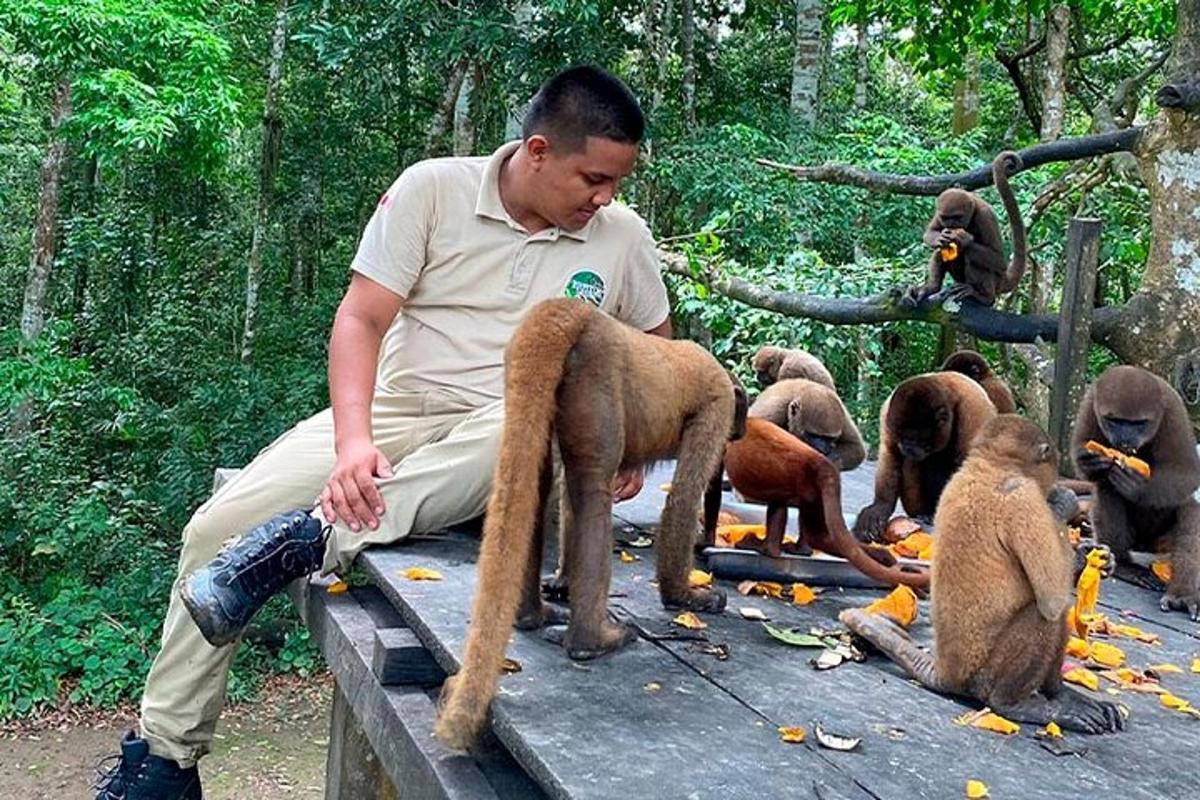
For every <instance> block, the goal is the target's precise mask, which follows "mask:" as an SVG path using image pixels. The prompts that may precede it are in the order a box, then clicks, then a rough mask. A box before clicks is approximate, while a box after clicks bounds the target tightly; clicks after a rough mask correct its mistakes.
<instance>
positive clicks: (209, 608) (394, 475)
mask: <svg viewBox="0 0 1200 800" xmlns="http://www.w3.org/2000/svg"><path fill="white" fill-rule="evenodd" d="M643 131H644V120H643V117H642V112H641V110H640V108H639V107H638V104H637V101H636V99H635V98H634V97H633V95H632V94H631V93H630V91H629V89H628V88H627V87H625V85H624V84H622V83H621V82H620V81H619V80H617V79H616V78H614V77H613V76H611V75H609V74H608V73H606V72H603V71H602V70H599V69H596V68H593V67H577V68H573V69H569V70H567V71H565V72H563V73H561V74H559V75H558V76H556V77H554V78H552V79H551V80H550V81H548V82H547V83H546V84H545V85H544V86H543V87H542V88H541V90H540V91H539V92H538V94H537V95H536V96H535V97H534V99H533V101H532V103H531V105H530V108H529V112H528V114H527V116H526V119H525V122H524V128H523V131H522V134H523V139H522V141H519V142H510V143H508V144H506V145H504V146H502V147H501V148H500V149H499V150H497V151H496V152H495V153H494V154H493V155H492V156H491V157H479V158H443V159H434V160H429V161H423V162H420V163H418V164H415V165H413V166H412V167H409V168H408V169H407V170H405V171H404V172H403V173H402V174H401V175H400V177H399V178H398V179H397V180H396V182H395V183H394V184H392V186H391V188H390V189H388V191H387V193H386V194H384V195H383V197H382V198H381V199H380V201H379V205H378V207H377V208H376V209H375V214H374V216H373V217H372V218H371V220H370V222H369V223H368V224H367V227H366V230H365V232H364V233H363V237H362V241H361V243H360V245H359V249H358V254H357V256H356V257H355V259H354V262H353V265H352V268H353V275H352V277H351V280H350V287H349V289H348V290H347V292H346V295H345V297H344V298H343V300H342V302H341V305H340V306H339V308H338V312H337V317H336V319H335V321H334V325H333V332H332V335H331V338H330V343H329V386H330V398H331V406H332V407H331V408H330V409H327V410H326V411H323V412H321V413H320V414H317V415H316V416H314V417H312V418H310V419H308V420H305V421H304V422H301V423H300V424H299V425H297V426H296V427H295V428H293V429H292V430H290V431H288V432H287V433H285V434H283V435H282V436H280V437H279V438H278V439H277V440H275V442H273V443H272V444H271V445H270V446H269V447H267V448H266V449H265V450H263V451H262V452H261V453H259V455H258V457H257V458H255V459H254V461H253V462H251V463H250V465H249V466H248V467H246V468H245V469H244V470H242V472H241V473H240V474H239V475H238V476H237V477H236V478H235V479H233V480H232V481H230V482H229V483H227V484H226V485H225V486H223V487H222V488H221V489H220V490H219V491H218V492H217V493H216V494H215V495H214V496H213V497H212V498H211V499H210V500H208V502H206V503H205V504H204V505H203V506H201V507H200V508H199V510H197V512H196V513H195V515H194V516H193V517H192V519H191V522H189V523H188V526H187V528H186V529H185V530H184V535H183V550H182V553H181V555H180V559H179V576H180V577H179V579H178V580H177V582H176V586H177V588H178V589H179V591H178V592H175V593H173V594H172V597H171V604H170V608H169V610H168V611H167V616H166V621H165V623H164V626H163V638H162V646H161V649H160V651H159V653H158V657H157V658H156V659H155V661H154V666H153V667H152V668H151V671H150V675H149V677H148V679H147V682H146V688H145V692H144V696H143V699H142V715H141V725H140V730H139V731H137V732H134V731H130V732H129V733H128V734H126V736H125V738H124V739H123V740H122V742H121V752H120V757H119V759H118V760H117V763H116V766H114V767H113V768H111V769H110V770H108V772H107V773H106V774H105V775H104V776H103V777H102V779H101V781H100V784H101V785H100V786H98V789H99V794H97V800H116V798H124V800H151V799H153V800H177V799H183V798H187V799H191V798H199V797H200V796H201V792H200V779H199V774H198V773H197V771H196V761H197V759H198V758H199V757H200V756H202V755H203V754H204V753H205V752H207V750H208V747H209V743H210V741H211V739H212V737H213V731H214V729H215V726H216V721H217V718H218V716H219V715H220V712H221V707H222V704H223V702H224V699H225V684H226V679H227V676H228V672H229V667H230V664H231V662H232V659H233V656H234V651H235V650H236V643H237V640H238V637H239V636H240V635H241V632H242V630H243V629H244V628H245V626H246V623H248V622H249V620H250V618H251V617H252V616H253V615H254V613H255V612H256V611H257V610H258V609H259V608H261V607H262V605H263V603H265V602H266V600H267V599H268V598H269V597H271V596H272V595H274V594H275V593H277V592H279V591H280V590H281V589H283V587H284V586H285V585H286V584H287V583H288V582H289V581H291V580H293V579H295V578H297V577H301V576H304V575H307V574H308V573H310V572H312V571H314V570H316V569H323V570H324V571H327V572H328V571H332V570H336V569H341V568H346V567H348V566H349V565H350V564H351V562H353V560H354V558H355V556H357V555H358V553H359V551H360V550H362V548H364V547H366V546H367V545H370V544H376V543H386V542H394V541H396V540H397V539H401V538H403V537H405V536H407V535H408V534H409V533H410V532H412V531H431V530H438V529H441V528H444V527H446V526H448V525H453V524H455V523H459V522H463V521H465V520H468V519H470V518H472V517H476V516H478V515H479V514H481V513H482V512H483V509H484V507H485V505H486V502H487V497H488V492H489V490H490V482H491V477H492V468H493V462H494V460H495V457H496V453H497V451H498V448H499V443H500V431H501V426H502V414H503V401H502V400H501V388H502V385H503V355H504V347H505V345H506V344H507V342H508V340H509V338H510V336H511V334H512V332H513V330H514V329H515V328H516V326H517V324H518V323H519V322H520V321H521V319H522V317H523V316H524V314H525V312H526V311H527V310H528V309H529V308H531V307H532V306H534V305H535V304H537V303H538V302H540V301H542V300H545V299H547V298H551V297H559V296H563V295H566V296H568V297H579V298H583V299H585V300H587V301H589V302H592V303H594V304H595V305H596V306H598V307H599V308H601V309H603V310H604V311H606V312H608V313H610V314H612V315H613V316H614V317H616V318H617V319H620V320H622V321H623V322H626V323H628V324H629V325H632V326H634V327H636V328H638V329H640V330H644V331H647V332H650V333H654V334H658V335H662V336H668V337H669V336H670V333H671V328H670V320H669V318H668V311H669V309H668V305H667V295H666V289H665V287H664V286H663V283H662V279H661V277H660V276H659V267H658V260H657V256H656V251H655V245H654V240H653V238H652V237H651V235H650V231H649V229H648V228H647V226H646V224H645V223H644V222H643V221H642V220H641V218H640V217H638V215H637V214H636V213H634V212H633V211H631V210H630V209H628V208H626V207H625V206H622V205H621V204H619V203H613V197H614V195H615V194H616V193H617V189H618V185H619V184H620V181H621V180H622V179H623V178H625V177H626V176H627V175H628V174H629V173H630V171H631V170H632V169H633V166H634V163H635V161H636V158H637V153H638V142H639V141H640V140H641V138H642V134H643ZM641 485H642V475H641V472H640V471H631V472H629V473H628V474H622V475H619V476H617V480H616V482H615V487H614V494H615V496H616V497H617V499H625V498H628V497H632V496H633V495H635V494H636V493H637V492H638V491H639V490H640V489H641ZM318 496H319V497H318ZM313 498H318V501H317V502H318V505H317V507H316V508H315V509H313ZM287 509H295V510H292V511H288V510H287ZM309 509H312V510H311V511H310V510H309ZM272 514H274V515H276V516H274V517H272V516H271V515H272ZM264 519H266V521H265V522H263V521H262V520H264ZM256 525H257V527H255V526H256ZM239 537H240V538H239ZM227 540H228V542H227ZM226 542H227V543H226ZM223 543H226V544H224V546H222V545H223ZM189 612H190V613H189Z"/></svg>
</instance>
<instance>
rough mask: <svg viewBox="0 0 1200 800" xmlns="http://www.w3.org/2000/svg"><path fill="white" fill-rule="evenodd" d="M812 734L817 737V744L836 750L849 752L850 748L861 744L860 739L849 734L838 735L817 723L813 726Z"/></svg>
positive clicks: (852, 748) (853, 748)
mask: <svg viewBox="0 0 1200 800" xmlns="http://www.w3.org/2000/svg"><path fill="white" fill-rule="evenodd" d="M813 734H814V735H815V736H816V737H817V744H819V745H821V747H825V748H828V749H830V750H838V751H840V752H843V753H849V752H850V751H851V750H855V749H857V748H858V746H859V745H860V744H862V739H856V738H853V737H850V736H839V735H838V734H836V733H829V732H827V731H825V730H824V729H823V728H822V727H821V726H820V724H819V723H818V724H817V725H816V726H815V727H814V728H813Z"/></svg>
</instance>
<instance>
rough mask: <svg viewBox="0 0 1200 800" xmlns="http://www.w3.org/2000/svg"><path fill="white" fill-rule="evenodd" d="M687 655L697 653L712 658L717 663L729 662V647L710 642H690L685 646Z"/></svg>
mask: <svg viewBox="0 0 1200 800" xmlns="http://www.w3.org/2000/svg"><path fill="white" fill-rule="evenodd" d="M687 651H688V652H689V653H699V654H700V655H702V656H712V657H713V658H715V659H717V661H728V660H729V645H727V644H723V643H722V644H713V643H712V642H692V643H691V644H689V645H688V646H687Z"/></svg>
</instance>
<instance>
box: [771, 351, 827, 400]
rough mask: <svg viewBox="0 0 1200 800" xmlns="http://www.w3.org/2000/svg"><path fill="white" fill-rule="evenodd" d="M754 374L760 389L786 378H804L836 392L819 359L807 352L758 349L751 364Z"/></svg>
mask: <svg viewBox="0 0 1200 800" xmlns="http://www.w3.org/2000/svg"><path fill="white" fill-rule="evenodd" d="M751 364H752V366H753V367H754V374H755V376H756V377H757V378H758V383H759V385H760V386H762V387H764V388H765V387H767V386H770V385H771V384H772V383H775V381H782V380H786V379H788V378H806V379H808V380H810V381H813V382H815V383H819V384H821V385H822V386H828V387H829V388H830V389H833V390H834V391H837V386H835V385H834V383H833V376H832V375H830V374H829V370H828V369H826V367H825V365H824V364H822V363H821V359H819V358H817V357H816V356H814V355H813V354H812V353H810V352H808V351H807V350H787V349H784V348H782V347H771V346H769V345H768V346H767V347H760V348H759V349H758V352H757V353H755V354H754V360H753V361H752V362H751Z"/></svg>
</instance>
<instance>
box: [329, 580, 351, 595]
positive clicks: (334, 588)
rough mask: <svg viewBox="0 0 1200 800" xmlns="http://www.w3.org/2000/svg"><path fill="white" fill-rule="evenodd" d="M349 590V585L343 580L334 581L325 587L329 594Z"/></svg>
mask: <svg viewBox="0 0 1200 800" xmlns="http://www.w3.org/2000/svg"><path fill="white" fill-rule="evenodd" d="M349 590H350V586H349V584H347V583H346V582H345V581H334V582H333V583H331V584H329V586H328V587H326V589H325V591H327V592H329V594H345V593H346V592H347V591H349Z"/></svg>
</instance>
